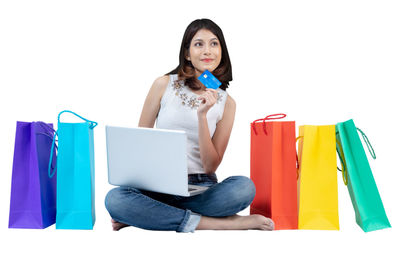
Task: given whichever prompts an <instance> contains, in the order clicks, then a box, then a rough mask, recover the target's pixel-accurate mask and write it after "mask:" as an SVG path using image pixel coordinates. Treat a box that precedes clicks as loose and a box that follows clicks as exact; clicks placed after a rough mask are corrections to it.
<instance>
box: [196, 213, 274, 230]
mask: <svg viewBox="0 0 400 267" xmlns="http://www.w3.org/2000/svg"><path fill="white" fill-rule="evenodd" d="M196 229H197V230H249V229H257V230H268V231H271V230H274V222H273V221H272V220H271V219H270V218H267V217H264V216H262V215H259V214H252V215H249V216H239V215H233V216H228V217H223V218H216V217H206V216H202V217H201V219H200V223H199V225H198V226H197V228H196Z"/></svg>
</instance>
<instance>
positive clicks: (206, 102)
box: [197, 88, 218, 116]
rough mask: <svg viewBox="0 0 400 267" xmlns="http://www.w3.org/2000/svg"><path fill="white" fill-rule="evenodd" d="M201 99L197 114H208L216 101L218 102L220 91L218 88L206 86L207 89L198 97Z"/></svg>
mask: <svg viewBox="0 0 400 267" xmlns="http://www.w3.org/2000/svg"><path fill="white" fill-rule="evenodd" d="M197 99H198V100H199V101H200V105H199V108H198V109H197V115H199V116H200V115H204V116H205V115H206V114H207V112H208V111H209V110H210V108H211V107H212V106H214V104H215V103H217V99H218V93H217V90H214V89H210V88H206V91H205V92H204V93H203V94H202V95H200V96H199V97H198V98H197Z"/></svg>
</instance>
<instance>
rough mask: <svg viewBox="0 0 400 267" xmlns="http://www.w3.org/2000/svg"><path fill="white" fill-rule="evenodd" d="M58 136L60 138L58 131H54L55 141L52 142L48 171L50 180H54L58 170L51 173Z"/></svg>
mask: <svg viewBox="0 0 400 267" xmlns="http://www.w3.org/2000/svg"><path fill="white" fill-rule="evenodd" d="M56 136H57V137H58V133H57V131H54V136H53V141H52V142H51V151H50V158H49V166H48V169H47V174H48V175H49V177H50V178H53V176H54V174H55V173H56V168H53V171H51V163H52V162H53V150H54V145H55V143H56ZM56 147H57V146H56Z"/></svg>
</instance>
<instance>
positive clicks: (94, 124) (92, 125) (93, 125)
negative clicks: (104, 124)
mask: <svg viewBox="0 0 400 267" xmlns="http://www.w3.org/2000/svg"><path fill="white" fill-rule="evenodd" d="M66 112H68V113H71V114H74V115H75V116H77V117H79V118H81V119H82V120H84V121H86V122H88V123H90V126H89V128H90V129H93V128H94V127H96V126H97V122H95V121H91V120H88V119H85V118H84V117H82V116H80V115H78V114H76V113H75V112H73V111H70V110H63V111H61V112H60V113H59V114H58V123H60V116H61V114H63V113H66Z"/></svg>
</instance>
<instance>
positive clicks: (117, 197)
mask: <svg viewBox="0 0 400 267" xmlns="http://www.w3.org/2000/svg"><path fill="white" fill-rule="evenodd" d="M205 70H209V71H210V72H212V73H213V74H214V76H216V77H217V78H218V80H220V81H221V83H222V85H221V86H220V88H218V89H217V90H214V89H209V88H205V87H204V85H202V84H201V83H200V81H199V80H198V79H197V77H199V76H200V75H201V74H202V73H203V72H204V71H205ZM231 80H232V68H231V62H230V59H229V54H228V49H227V47H226V44H225V39H224V36H223V34H222V31H221V29H220V28H219V27H218V25H216V24H215V23H214V22H212V21H211V20H209V19H199V20H195V21H193V22H192V23H191V24H190V25H189V26H188V27H187V29H186V31H185V34H184V36H183V40H182V45H181V50H180V55H179V65H178V67H177V68H176V69H174V70H173V71H171V72H170V73H168V74H167V75H165V76H162V77H160V78H158V79H156V80H155V81H154V83H153V85H152V87H151V88H150V91H149V93H148V95H147V98H146V100H145V103H144V106H143V110H142V114H141V117H140V121H139V127H150V128H152V127H154V124H155V122H156V121H157V128H163V129H174V130H184V131H186V133H187V138H188V148H187V157H188V173H189V177H188V180H189V183H190V184H195V185H202V186H208V187H209V189H208V190H207V191H205V192H204V193H202V194H200V195H196V196H192V197H180V196H173V195H167V194H161V193H155V192H148V191H144V190H139V189H136V188H131V187H119V188H114V189H112V190H111V191H110V192H109V193H108V194H107V196H106V200H105V204H106V208H107V210H108V212H109V213H110V215H111V217H112V220H111V222H112V227H113V229H114V230H116V231H117V230H119V229H121V228H122V227H125V226H135V227H140V228H143V229H149V230H173V231H177V232H193V231H194V230H201V229H213V230H218V229H221V230H222V229H230V230H235V229H236V230H239V229H260V230H273V228H274V224H273V222H272V220H271V219H269V218H266V217H264V216H261V215H250V216H238V215H236V213H238V212H239V211H241V210H243V209H245V208H246V207H248V206H249V205H250V203H251V202H252V201H253V198H254V196H255V186H254V184H253V182H252V181H251V180H250V179H249V178H247V177H244V176H231V177H229V178H226V179H225V180H223V181H222V182H221V183H218V182H217V177H216V175H215V171H216V170H217V168H218V166H219V164H220V163H221V160H222V158H223V155H224V152H225V149H226V147H227V145H228V141H229V137H230V134H231V130H232V126H233V121H234V118H235V109H236V104H235V101H234V100H233V99H232V98H231V97H230V96H229V95H228V94H227V93H226V91H225V90H226V89H227V88H228V86H229V82H230V81H231Z"/></svg>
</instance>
